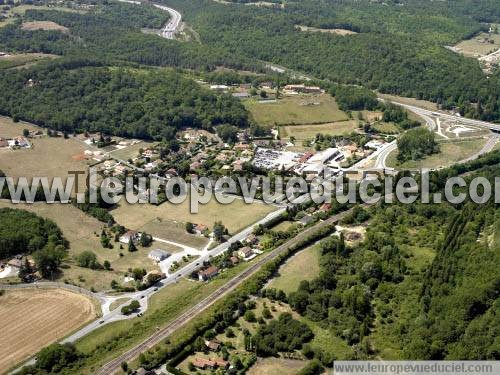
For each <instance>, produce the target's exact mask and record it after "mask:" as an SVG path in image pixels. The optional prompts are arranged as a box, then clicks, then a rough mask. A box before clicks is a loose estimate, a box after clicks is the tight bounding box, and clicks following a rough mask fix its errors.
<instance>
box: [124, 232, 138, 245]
mask: <svg viewBox="0 0 500 375" xmlns="http://www.w3.org/2000/svg"><path fill="white" fill-rule="evenodd" d="M140 239H141V233H139V232H136V231H134V230H129V231H128V232H126V233H124V234H122V235H121V236H120V238H119V241H120V242H121V243H124V244H129V242H130V241H133V242H134V243H136V242H138V241H140Z"/></svg>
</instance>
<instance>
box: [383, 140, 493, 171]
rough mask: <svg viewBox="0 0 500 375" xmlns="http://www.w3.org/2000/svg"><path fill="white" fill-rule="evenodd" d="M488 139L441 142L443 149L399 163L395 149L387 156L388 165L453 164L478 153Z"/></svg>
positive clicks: (432, 165)
mask: <svg viewBox="0 0 500 375" xmlns="http://www.w3.org/2000/svg"><path fill="white" fill-rule="evenodd" d="M485 143H486V141H485V140H484V139H482V138H475V139H464V140H459V141H455V142H442V143H440V148H441V151H440V152H439V153H437V154H434V155H430V156H427V157H425V158H423V159H421V160H415V161H413V160H411V161H406V162H404V163H399V162H398V160H397V153H398V150H394V151H393V152H391V153H390V154H389V156H388V157H387V166H389V167H392V168H397V169H421V168H439V167H446V166H450V165H453V164H455V163H457V162H459V161H461V160H464V159H467V158H468V157H471V156H472V155H474V154H476V153H478V152H479V151H480V150H481V148H482V147H483V146H484V144H485Z"/></svg>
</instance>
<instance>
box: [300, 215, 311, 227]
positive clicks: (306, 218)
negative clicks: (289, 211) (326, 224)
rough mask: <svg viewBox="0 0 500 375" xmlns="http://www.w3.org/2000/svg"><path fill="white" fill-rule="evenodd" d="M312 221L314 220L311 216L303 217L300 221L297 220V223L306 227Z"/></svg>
mask: <svg viewBox="0 0 500 375" xmlns="http://www.w3.org/2000/svg"><path fill="white" fill-rule="evenodd" d="M313 221H314V218H313V217H312V216H308V215H306V216H304V217H303V218H302V219H300V220H299V223H300V224H302V225H303V226H306V225H308V224H310V223H312V222H313Z"/></svg>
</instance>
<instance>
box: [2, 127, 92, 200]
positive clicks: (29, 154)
mask: <svg viewBox="0 0 500 375" xmlns="http://www.w3.org/2000/svg"><path fill="white" fill-rule="evenodd" d="M23 129H29V130H33V129H37V128H36V127H34V125H30V124H27V123H19V124H14V123H10V120H8V119H6V118H2V119H1V121H0V137H5V138H7V137H14V136H20V135H22V133H23ZM30 143H31V148H25V149H19V150H11V149H8V148H5V149H1V150H0V170H2V171H3V172H5V174H6V175H7V176H9V177H13V178H19V177H26V178H28V179H30V178H32V177H47V178H48V179H49V181H51V180H52V178H54V177H60V178H61V179H62V180H63V181H66V179H67V177H68V176H69V174H68V172H69V171H81V172H85V173H86V172H87V169H88V166H89V161H88V160H87V159H86V157H85V155H84V151H85V149H86V148H85V145H84V144H83V143H82V142H79V141H78V140H77V139H76V138H69V139H63V138H62V137H60V138H50V137H42V138H35V139H30ZM79 188H80V189H81V190H80V191H84V188H85V177H84V176H83V175H82V176H80V178H79Z"/></svg>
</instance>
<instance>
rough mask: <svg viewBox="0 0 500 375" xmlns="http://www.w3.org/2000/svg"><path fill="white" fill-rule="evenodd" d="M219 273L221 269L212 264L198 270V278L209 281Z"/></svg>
mask: <svg viewBox="0 0 500 375" xmlns="http://www.w3.org/2000/svg"><path fill="white" fill-rule="evenodd" d="M218 274H219V269H218V268H217V267H215V266H210V267H208V268H207V269H204V270H203V271H200V272H198V279H199V280H200V281H207V280H210V279H211V278H213V277H215V276H217V275H218Z"/></svg>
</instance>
